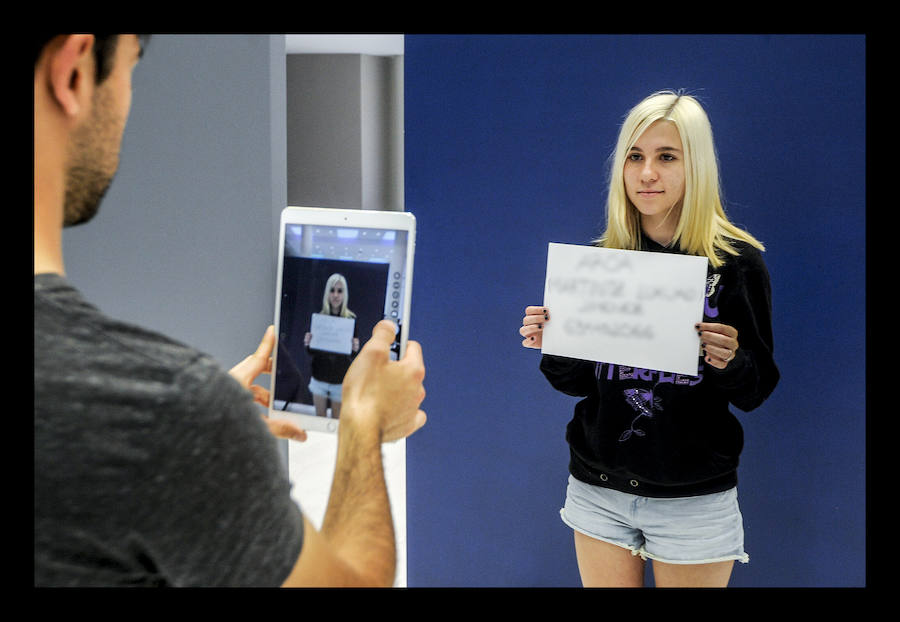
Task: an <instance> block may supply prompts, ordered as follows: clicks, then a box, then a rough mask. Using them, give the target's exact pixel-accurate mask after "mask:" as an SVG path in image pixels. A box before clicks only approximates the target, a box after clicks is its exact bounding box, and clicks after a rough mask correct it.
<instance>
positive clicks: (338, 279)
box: [322, 272, 356, 318]
mask: <svg viewBox="0 0 900 622" xmlns="http://www.w3.org/2000/svg"><path fill="white" fill-rule="evenodd" d="M337 284H340V285H341V287H343V288H344V298H343V300H342V301H341V311H340V313H338V315H339V316H341V317H349V318H355V317H356V314H355V313H354V312H353V311H351V310H350V309H348V308H347V303H348V301H349V300H350V291H349V290H348V289H347V279H345V278H344V275H342V274H338V273H337V272H335V273H334V274H332V275H331V276H330V277H328V282H327V283H326V284H325V293H324V294H322V313H324V314H325V315H331V303H330V302H328V293H329V292H330V291H331V288H332V287H334V286H335V285H337Z"/></svg>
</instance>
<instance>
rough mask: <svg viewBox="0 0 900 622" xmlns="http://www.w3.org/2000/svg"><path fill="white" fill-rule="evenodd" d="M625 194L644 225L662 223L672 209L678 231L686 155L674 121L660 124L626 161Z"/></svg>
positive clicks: (672, 222) (633, 148)
mask: <svg viewBox="0 0 900 622" xmlns="http://www.w3.org/2000/svg"><path fill="white" fill-rule="evenodd" d="M623 177H624V181H625V193H626V194H627V195H628V198H629V199H630V200H631V202H632V204H634V206H635V207H636V208H637V209H638V211H639V212H640V213H641V222H642V223H643V224H644V225H650V226H652V225H654V224H659V223H661V222H662V221H663V220H664V219H665V218H666V215H667V214H668V212H669V210H670V209H672V208H674V209H672V216H674V218H673V219H672V220H671V221H669V223H670V226H672V228H673V230H674V226H675V225H676V224H677V223H678V217H679V216H680V212H681V204H682V202H683V201H684V152H683V149H682V144H681V136H680V135H679V134H678V129H677V128H676V127H675V124H674V123H672V122H671V121H662V120H660V121H656V122H655V123H653V124H652V125H651V126H650V127H648V128H647V129H646V130H645V131H644V133H643V134H641V137H640V138H638V140H637V142H635V144H634V147H632V148H631V151H629V152H628V154H627V155H626V157H625V169H624V173H623Z"/></svg>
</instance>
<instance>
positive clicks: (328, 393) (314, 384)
mask: <svg viewBox="0 0 900 622" xmlns="http://www.w3.org/2000/svg"><path fill="white" fill-rule="evenodd" d="M342 388H343V385H340V384H331V383H329V382H322V381H321V380H316V379H315V378H310V379H309V391H310V393H312V394H313V395H318V396H320V397H327V398H330V399H331V401H332V402H340V401H341V389H342Z"/></svg>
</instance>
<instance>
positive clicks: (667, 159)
mask: <svg viewBox="0 0 900 622" xmlns="http://www.w3.org/2000/svg"><path fill="white" fill-rule="evenodd" d="M659 158H660V160H662V161H663V162H673V161H674V160H675V156H674V155H672V154H671V153H663V154H661V155H660V156H659Z"/></svg>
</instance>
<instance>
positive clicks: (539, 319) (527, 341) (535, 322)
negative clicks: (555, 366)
mask: <svg viewBox="0 0 900 622" xmlns="http://www.w3.org/2000/svg"><path fill="white" fill-rule="evenodd" d="M548 321H550V312H549V311H547V307H525V317H524V318H522V328H520V329H519V334H520V335H522V337H524V339H523V340H522V345H523V346H525V347H526V348H536V349H538V350H539V349H540V348H541V343H542V342H543V336H544V324H546V323H547V322H548Z"/></svg>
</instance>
